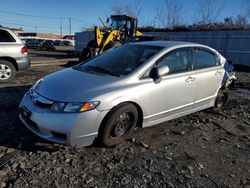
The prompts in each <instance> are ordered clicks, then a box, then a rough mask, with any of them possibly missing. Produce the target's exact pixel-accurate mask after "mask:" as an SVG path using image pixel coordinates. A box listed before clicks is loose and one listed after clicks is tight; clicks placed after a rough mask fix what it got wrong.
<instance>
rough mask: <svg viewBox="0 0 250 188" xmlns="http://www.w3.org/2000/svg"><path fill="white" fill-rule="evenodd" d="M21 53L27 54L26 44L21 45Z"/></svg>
mask: <svg viewBox="0 0 250 188" xmlns="http://www.w3.org/2000/svg"><path fill="white" fill-rule="evenodd" d="M21 53H22V54H27V53H28V48H27V47H26V46H24V47H22V49H21Z"/></svg>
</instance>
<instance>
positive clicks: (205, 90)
mask: <svg viewBox="0 0 250 188" xmlns="http://www.w3.org/2000/svg"><path fill="white" fill-rule="evenodd" d="M194 73H195V78H196V85H195V105H194V108H197V107H200V106H208V107H209V106H211V103H212V104H213V102H214V100H215V97H216V95H217V92H218V90H219V89H220V87H221V86H222V81H223V76H224V74H225V70H224V68H223V67H222V66H216V67H212V68H207V69H201V70H197V71H195V72H194Z"/></svg>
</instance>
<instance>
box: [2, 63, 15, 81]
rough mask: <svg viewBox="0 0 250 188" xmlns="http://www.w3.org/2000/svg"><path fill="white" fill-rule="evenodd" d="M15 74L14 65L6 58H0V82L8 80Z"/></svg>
mask: <svg viewBox="0 0 250 188" xmlns="http://www.w3.org/2000/svg"><path fill="white" fill-rule="evenodd" d="M15 75H16V69H15V67H14V65H13V64H12V63H11V62H9V61H6V60H0V83H4V82H8V81H10V80H11V79H12V78H13V77H15Z"/></svg>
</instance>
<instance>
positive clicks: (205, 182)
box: [0, 65, 250, 188]
mask: <svg viewBox="0 0 250 188" xmlns="http://www.w3.org/2000/svg"><path fill="white" fill-rule="evenodd" d="M64 68H65V67H63V66H60V65H55V66H53V65H51V66H37V67H31V68H30V69H29V70H27V71H25V72H22V73H18V75H17V77H16V78H15V80H13V81H12V82H10V83H8V84H2V85H0V98H1V100H0V188H1V187H171V188H174V187H187V188H189V187H250V73H244V72H238V73H237V76H238V83H237V84H236V86H235V88H234V89H233V90H231V92H230V93H231V95H230V101H229V103H228V106H227V108H226V109H225V110H224V111H223V112H222V113H217V114H215V113H212V112H210V111H209V110H206V111H201V112H198V113H194V114H191V115H188V116H185V117H182V118H178V119H176V120H172V121H169V122H166V123H162V124H159V125H156V126H153V127H150V128H145V129H137V130H136V131H135V132H134V133H133V134H132V137H131V138H130V139H129V140H127V141H125V142H124V143H122V144H120V145H118V146H116V147H112V148H105V147H98V146H90V147H87V148H81V149H75V148H72V147H69V146H64V145H60V144H54V143H50V142H47V141H44V140H42V139H40V138H38V137H36V136H35V135H33V134H32V133H31V132H29V131H28V130H27V129H26V128H25V127H24V126H23V125H22V124H21V122H20V121H19V118H18V113H19V112H18V105H19V102H20V100H21V98H22V96H23V95H24V94H25V93H26V92H27V91H28V89H29V88H30V87H31V85H33V84H34V83H35V82H36V81H37V80H38V79H39V78H41V77H43V76H45V75H47V74H48V73H51V72H54V71H57V70H61V69H64Z"/></svg>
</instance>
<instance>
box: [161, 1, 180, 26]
mask: <svg viewBox="0 0 250 188" xmlns="http://www.w3.org/2000/svg"><path fill="white" fill-rule="evenodd" d="M182 10H183V8H182V6H181V5H180V4H178V3H177V2H176V1H171V0H165V1H164V5H163V6H161V7H157V8H156V17H157V19H158V21H159V23H160V24H161V26H163V27H168V28H174V27H176V26H178V25H180V24H181V22H182V18H181V17H182V14H181V13H182Z"/></svg>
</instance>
